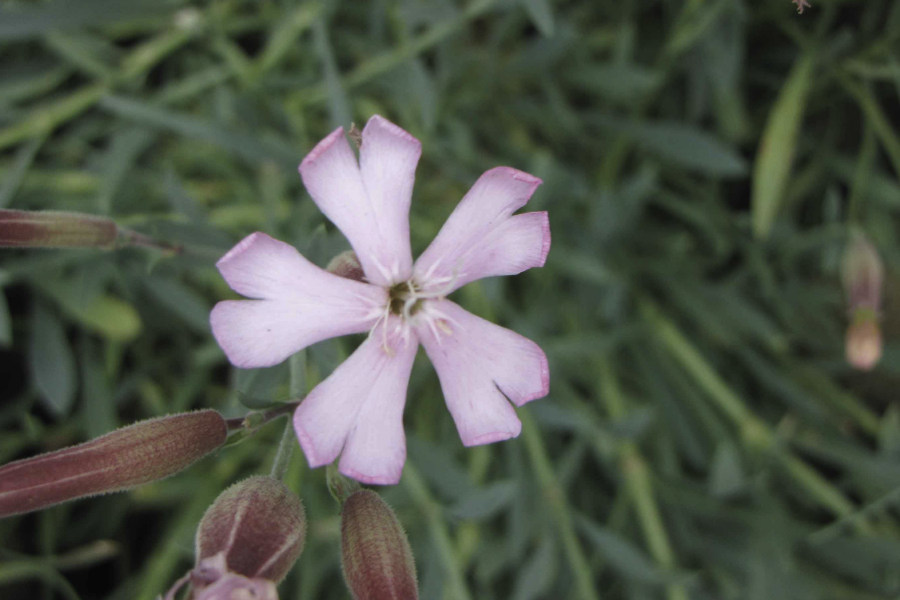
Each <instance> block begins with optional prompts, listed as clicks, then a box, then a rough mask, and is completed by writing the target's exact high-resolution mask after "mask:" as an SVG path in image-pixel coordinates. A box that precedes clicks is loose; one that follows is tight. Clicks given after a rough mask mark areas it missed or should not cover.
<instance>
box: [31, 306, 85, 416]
mask: <svg viewBox="0 0 900 600" xmlns="http://www.w3.org/2000/svg"><path fill="white" fill-rule="evenodd" d="M29 366H30V370H31V378H32V381H34V384H35V386H37V389H38V392H39V393H40V398H41V400H43V402H44V404H45V405H46V406H47V408H48V409H49V410H50V411H51V412H52V413H53V414H54V415H56V416H57V417H64V416H66V415H67V414H68V413H69V410H70V409H71V408H72V403H73V402H74V401H75V385H76V381H75V357H74V356H73V354H72V348H71V347H70V346H69V341H68V340H67V339H66V333H65V331H64V330H63V326H62V323H60V321H59V319H58V318H57V317H56V315H54V314H53V313H52V312H50V311H49V310H47V309H46V308H44V307H43V306H41V305H40V304H37V305H35V308H34V312H33V313H32V315H31V346H30V351H29Z"/></svg>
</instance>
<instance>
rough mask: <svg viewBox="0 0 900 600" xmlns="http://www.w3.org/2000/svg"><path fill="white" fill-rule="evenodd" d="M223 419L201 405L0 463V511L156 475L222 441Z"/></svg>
mask: <svg viewBox="0 0 900 600" xmlns="http://www.w3.org/2000/svg"><path fill="white" fill-rule="evenodd" d="M227 433H228V430H227V426H226V423H225V420H224V419H223V418H222V416H221V415H220V414H219V413H217V412H216V411H214V410H200V411H196V412H191V413H183V414H179V415H172V416H168V417H159V418H156V419H149V420H147V421H141V422H139V423H135V424H134V425H130V426H128V427H124V428H122V429H118V430H116V431H113V432H111V433H108V434H106V435H104V436H101V437H99V438H96V439H93V440H91V441H89V442H85V443H83V444H79V445H77V446H72V447H69V448H64V449H62V450H57V451H55V452H50V453H47V454H42V455H40V456H35V457H33V458H26V459H23V460H19V461H15V462H12V463H9V464H7V465H4V466H2V467H0V517H6V516H10V515H15V514H20V513H25V512H29V511H33V510H38V509H40V508H45V507H47V506H51V505H53V504H57V503H59V502H65V501H66V500H74V499H76V498H83V497H85V496H93V495H95V494H105V493H109V492H117V491H122V490H126V489H128V488H132V487H135V486H138V485H142V484H145V483H149V482H151V481H157V480H159V479H163V478H165V477H168V476H169V475H173V474H175V473H177V472H178V471H181V470H182V469H185V468H187V467H188V466H190V465H191V464H192V463H194V462H195V461H197V460H199V459H200V458H202V457H204V456H206V455H207V454H209V453H210V452H212V451H213V450H215V449H217V448H218V447H220V446H221V445H222V444H224V443H225V438H226V436H227Z"/></svg>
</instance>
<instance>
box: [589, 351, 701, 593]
mask: <svg viewBox="0 0 900 600" xmlns="http://www.w3.org/2000/svg"><path fill="white" fill-rule="evenodd" d="M597 366H598V375H599V376H600V399H601V401H602V402H603V404H604V405H605V407H606V411H607V412H608V413H609V416H610V417H611V418H612V419H613V420H614V421H615V420H619V419H622V418H624V417H625V415H626V414H627V412H628V407H627V399H626V397H625V395H624V394H623V393H622V389H621V388H620V387H619V381H618V379H617V378H616V373H615V371H614V370H613V368H612V365H611V364H610V362H609V360H607V359H606V358H605V357H602V358H600V359H599V360H598V361H597ZM619 462H620V464H621V467H622V473H623V475H624V477H625V485H626V486H627V488H628V491H629V493H630V497H631V500H632V502H634V506H635V510H636V511H637V516H638V521H639V523H640V525H641V530H642V531H643V533H644V538H645V539H646V541H647V546H648V547H649V548H650V554H651V555H652V556H653V558H654V559H655V560H656V562H657V564H659V566H661V567H662V568H663V569H664V570H665V571H667V572H670V573H671V572H673V571H675V570H676V569H677V567H678V565H677V563H676V561H675V554H674V553H673V552H672V545H671V544H670V543H669V536H668V534H667V533H666V527H665V525H664V524H663V520H662V515H661V514H660V512H659V507H658V506H657V504H656V498H655V496H654V492H653V485H652V481H651V479H650V470H649V469H648V467H647V462H646V461H645V460H644V457H643V456H642V455H641V452H640V450H639V449H638V447H637V444H635V443H634V442H632V441H625V442H622V444H621V445H620V446H619ZM666 596H667V597H668V598H669V600H687V598H688V595H687V591H686V590H685V589H684V586H683V585H681V584H680V583H670V584H669V585H668V586H667V587H666Z"/></svg>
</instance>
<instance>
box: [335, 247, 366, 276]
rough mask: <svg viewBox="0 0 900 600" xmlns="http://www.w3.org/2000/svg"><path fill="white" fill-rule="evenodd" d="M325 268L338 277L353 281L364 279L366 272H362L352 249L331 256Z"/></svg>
mask: <svg viewBox="0 0 900 600" xmlns="http://www.w3.org/2000/svg"><path fill="white" fill-rule="evenodd" d="M325 270H326V271H328V272H329V273H334V274H335V275H338V276H340V277H346V278H347V279H353V280H354V281H365V280H366V274H365V272H363V268H362V265H361V264H360V263H359V259H358V258H357V257H356V252H354V251H353V250H347V251H346V252H341V253H340V254H338V255H337V256H335V257H334V258H332V259H331V262H329V263H328V266H327V267H325Z"/></svg>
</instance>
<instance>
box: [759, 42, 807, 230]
mask: <svg viewBox="0 0 900 600" xmlns="http://www.w3.org/2000/svg"><path fill="white" fill-rule="evenodd" d="M812 74H813V59H812V56H811V55H805V56H802V57H801V58H800V59H799V60H798V61H797V63H796V64H795V65H794V68H793V69H792V70H791V73H790V75H788V78H787V81H785V83H784V86H783V87H782V88H781V93H780V94H779V95H778V99H777V100H776V101H775V105H774V106H773V107H772V110H771V112H770V113H769V118H768V120H767V121H766V128H765V130H764V131H763V134H762V139H761V140H760V143H759V149H758V150H757V152H756V162H755V165H754V168H753V184H752V187H753V192H752V197H751V205H750V209H751V213H752V220H753V234H754V235H755V236H756V237H757V238H760V239H763V238H766V237H767V236H768V235H769V230H770V229H771V228H772V224H773V223H774V222H775V217H776V216H777V214H778V211H779V209H780V208H781V204H782V201H783V200H784V197H785V188H786V186H787V182H788V177H789V176H790V174H791V167H792V166H793V163H794V153H795V151H796V149H797V138H798V137H799V135H800V126H801V125H802V123H803V113H804V111H805V110H806V100H807V96H808V95H809V89H810V86H811V84H812Z"/></svg>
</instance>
